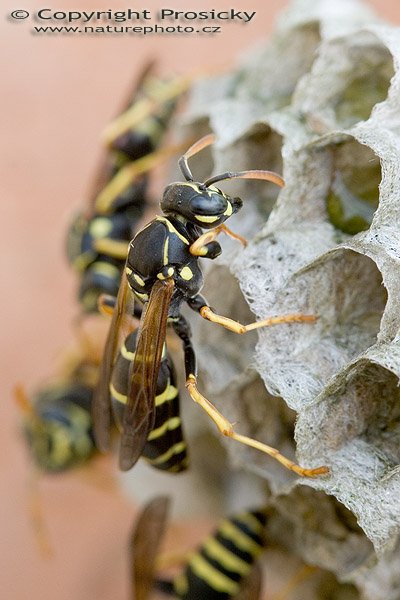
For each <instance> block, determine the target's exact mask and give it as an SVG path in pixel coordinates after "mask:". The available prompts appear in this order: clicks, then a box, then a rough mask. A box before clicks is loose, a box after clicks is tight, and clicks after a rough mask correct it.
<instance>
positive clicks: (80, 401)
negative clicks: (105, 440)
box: [15, 358, 99, 473]
mask: <svg viewBox="0 0 400 600" xmlns="http://www.w3.org/2000/svg"><path fill="white" fill-rule="evenodd" d="M98 370H99V364H98V362H97V363H96V362H94V361H92V360H90V359H88V358H81V359H78V360H77V361H76V363H75V364H74V366H73V367H72V369H71V370H70V372H69V373H68V374H66V375H64V376H63V377H59V378H56V379H55V380H54V381H52V382H51V383H49V384H47V385H45V386H43V387H42V388H40V389H39V390H38V392H37V393H36V394H35V395H34V397H33V399H32V400H31V399H30V398H29V397H28V395H27V394H26V392H25V390H24V388H23V387H22V386H20V385H18V386H16V388H15V397H16V400H17V403H18V405H19V407H20V409H21V412H22V414H23V420H24V423H23V428H24V434H25V438H26V440H27V443H28V446H29V449H30V453H31V456H32V458H33V460H34V462H35V464H36V466H37V467H38V468H39V469H40V470H42V471H46V472H49V473H56V472H60V471H66V470H68V469H71V468H73V467H75V466H78V465H81V464H83V463H85V462H86V461H87V460H89V458H91V457H92V456H93V454H94V453H95V452H96V447H95V444H94V438H93V428H92V417H91V407H92V400H93V393H94V389H95V385H96V383H97V378H98Z"/></svg>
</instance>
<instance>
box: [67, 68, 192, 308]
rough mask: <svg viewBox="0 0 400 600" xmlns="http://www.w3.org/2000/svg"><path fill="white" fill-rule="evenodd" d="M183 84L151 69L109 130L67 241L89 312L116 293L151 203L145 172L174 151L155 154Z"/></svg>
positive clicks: (82, 297) (80, 294)
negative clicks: (101, 298)
mask: <svg viewBox="0 0 400 600" xmlns="http://www.w3.org/2000/svg"><path fill="white" fill-rule="evenodd" d="M183 81H184V82H185V85H188V83H187V81H186V79H185V80H182V81H181V79H179V78H177V79H176V80H175V79H173V80H171V81H161V80H157V79H156V78H154V77H152V76H151V66H147V67H146V68H145V69H144V71H143V73H142V74H141V77H140V78H139V82H138V83H136V85H135V87H134V91H133V92H130V94H129V98H128V100H127V101H125V103H124V105H123V107H122V109H121V110H122V114H120V115H119V117H118V118H117V119H116V120H115V122H113V123H112V124H111V125H110V128H111V133H109V134H108V136H107V145H108V150H109V152H108V155H107V156H106V158H105V160H103V162H102V164H101V165H100V168H99V169H98V175H97V176H96V178H95V182H94V184H93V191H92V193H91V195H90V200H89V208H88V210H87V211H85V212H83V213H80V214H78V215H77V216H76V218H75V219H74V221H73V223H72V224H71V226H70V229H69V232H68V236H67V256H68V260H69V262H70V263H71V264H72V265H73V267H74V268H75V270H76V271H77V272H78V273H79V274H80V276H81V282H80V287H79V293H78V295H79V300H80V303H81V305H82V307H83V310H84V312H86V313H93V312H96V311H97V301H98V297H99V295H100V294H101V293H106V294H110V295H116V294H117V293H118V287H119V282H120V278H121V271H122V269H123V266H124V264H125V259H126V254H127V250H128V244H129V241H130V240H131V239H132V235H133V232H134V230H135V229H136V228H137V224H138V222H139V220H140V218H141V217H142V216H143V214H144V211H145V209H146V207H147V206H148V204H149V199H148V192H147V188H148V177H147V173H148V171H149V170H150V169H151V168H152V167H153V166H155V165H156V164H158V163H159V162H160V161H161V160H163V158H164V157H166V156H169V155H170V154H171V153H172V152H174V147H170V148H167V149H162V150H159V151H156V150H157V148H158V147H159V145H160V143H161V141H162V138H163V136H164V134H165V132H166V129H167V126H168V123H169V121H170V119H171V116H172V114H173V112H174V110H175V108H176V105H177V100H178V95H179V93H182V92H183V91H184V89H185V85H184V83H183ZM178 82H180V85H178Z"/></svg>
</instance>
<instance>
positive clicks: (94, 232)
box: [89, 217, 112, 238]
mask: <svg viewBox="0 0 400 600" xmlns="http://www.w3.org/2000/svg"><path fill="white" fill-rule="evenodd" d="M111 230H112V222H111V221H110V219H107V218H105V217H98V218H96V219H94V220H93V221H92V222H91V223H90V226H89V232H90V235H91V236H93V237H94V238H102V237H107V235H108V234H109V233H110V231H111Z"/></svg>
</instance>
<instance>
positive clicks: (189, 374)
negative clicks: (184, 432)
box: [172, 316, 329, 477]
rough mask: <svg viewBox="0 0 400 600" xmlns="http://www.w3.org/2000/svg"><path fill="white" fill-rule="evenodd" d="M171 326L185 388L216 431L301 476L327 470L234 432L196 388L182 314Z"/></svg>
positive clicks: (185, 325) (192, 357)
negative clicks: (182, 358) (302, 464)
mask: <svg viewBox="0 0 400 600" xmlns="http://www.w3.org/2000/svg"><path fill="white" fill-rule="evenodd" d="M172 326H173V328H174V330H175V332H176V334H177V335H178V336H179V337H180V338H181V340H182V342H183V350H184V356H185V372H186V388H187V390H188V392H189V394H190V397H191V398H192V400H194V401H195V402H196V403H197V404H199V405H200V406H201V408H202V409H203V410H204V411H205V412H206V413H207V414H208V416H209V417H210V418H211V419H212V420H213V421H214V423H215V424H216V426H217V428H218V431H219V432H220V433H222V435H224V436H226V437H230V438H232V439H233V440H236V441H237V442H241V443H242V444H245V445H246V446H251V447H252V448H256V449H257V450H260V451H261V452H264V453H265V454H268V455H269V456H272V457H273V458H275V460H277V461H278V462H280V463H281V464H282V465H283V466H284V467H286V468H287V469H289V470H290V471H294V472H295V473H297V474H298V475H301V476H302V477H316V476H317V475H323V474H325V473H328V472H329V469H328V467H325V466H323V467H317V468H316V469H305V468H304V467H300V466H299V465H297V464H296V463H294V462H293V461H291V460H289V459H288V458H286V457H285V456H283V454H281V453H280V452H279V451H278V450H277V449H276V448H272V447H271V446H267V445H266V444H263V443H261V442H258V441H257V440H253V439H252V438H249V437H247V436H245V435H241V434H240V433H236V431H234V429H233V425H232V423H230V422H229V421H228V419H226V417H224V416H223V415H222V414H221V413H220V412H219V411H218V410H217V408H216V407H215V406H214V405H213V404H212V403H211V402H210V401H209V400H207V398H205V397H204V396H203V395H202V394H201V393H200V392H199V390H198V389H197V382H196V356H195V353H194V350H193V346H192V342H191V339H190V338H191V333H190V328H189V324H188V322H187V321H186V319H185V318H184V317H182V316H180V317H179V318H177V319H176V320H175V321H173V322H172Z"/></svg>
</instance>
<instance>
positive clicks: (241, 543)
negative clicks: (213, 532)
mask: <svg viewBox="0 0 400 600" xmlns="http://www.w3.org/2000/svg"><path fill="white" fill-rule="evenodd" d="M218 532H219V533H221V535H222V536H223V537H226V538H228V539H229V540H231V541H232V542H233V543H234V544H235V545H236V546H237V547H238V548H240V550H244V551H245V552H249V553H250V554H251V555H253V556H258V554H260V552H261V551H262V546H260V545H259V544H257V543H256V542H255V541H254V540H253V539H251V538H250V537H249V536H247V535H246V534H245V533H244V532H243V531H241V530H240V529H239V528H238V527H236V526H235V525H234V524H233V523H232V522H231V521H228V520H225V521H223V522H222V523H221V525H220V526H219V527H218Z"/></svg>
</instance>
